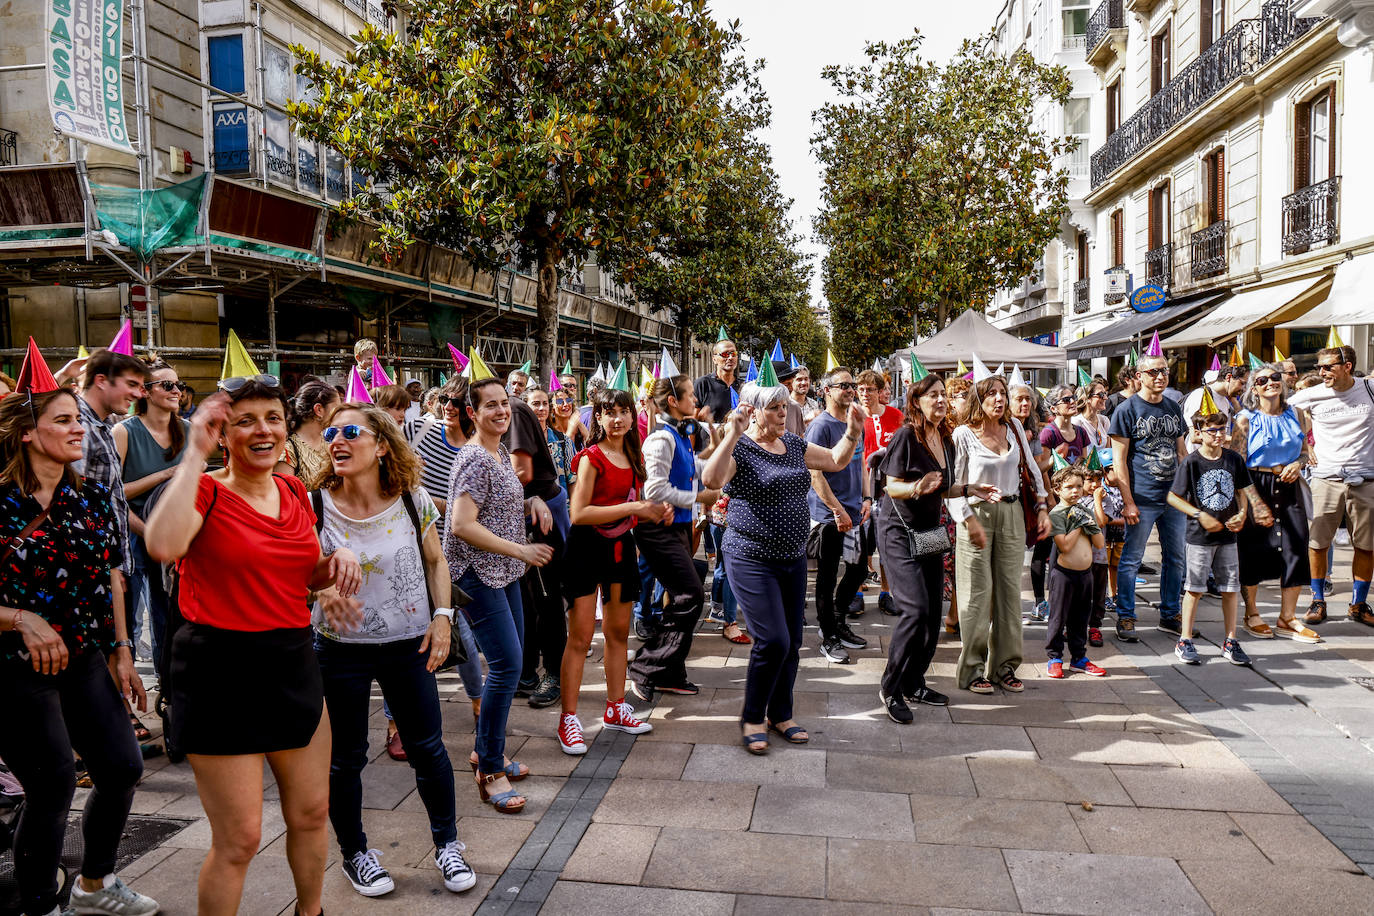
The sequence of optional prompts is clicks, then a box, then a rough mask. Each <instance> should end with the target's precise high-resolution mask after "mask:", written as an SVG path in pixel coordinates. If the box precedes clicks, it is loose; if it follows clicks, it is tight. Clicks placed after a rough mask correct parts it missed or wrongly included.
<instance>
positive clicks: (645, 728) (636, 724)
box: [601, 698, 654, 735]
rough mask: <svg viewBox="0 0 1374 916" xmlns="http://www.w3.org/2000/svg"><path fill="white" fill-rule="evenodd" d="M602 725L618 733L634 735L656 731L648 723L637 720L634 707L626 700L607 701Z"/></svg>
mask: <svg viewBox="0 0 1374 916" xmlns="http://www.w3.org/2000/svg"><path fill="white" fill-rule="evenodd" d="M601 725H602V726H603V727H604V728H613V729H615V730H616V731H619V732H629V733H630V734H632V735H642V734H644V733H645V732H651V731H653V730H654V727H653V726H652V725H650V724H649V723H648V722H643V721H641V720H639V719H636V718H635V711H634V707H632V706H631V705H630V704H629V703H626V702H625V700H624V698H621V699H619V700H607V701H606V715H605V716H604V717H602V720H601Z"/></svg>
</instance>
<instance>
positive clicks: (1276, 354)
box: [1274, 347, 1288, 363]
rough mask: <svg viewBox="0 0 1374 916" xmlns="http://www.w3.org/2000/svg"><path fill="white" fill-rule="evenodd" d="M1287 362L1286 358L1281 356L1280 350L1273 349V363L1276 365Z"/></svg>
mask: <svg viewBox="0 0 1374 916" xmlns="http://www.w3.org/2000/svg"><path fill="white" fill-rule="evenodd" d="M1287 361H1288V357H1286V356H1284V355H1283V352H1282V351H1281V350H1279V348H1278V347H1274V362H1276V363H1284V362H1287Z"/></svg>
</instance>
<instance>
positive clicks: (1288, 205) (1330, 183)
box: [1283, 175, 1341, 254]
mask: <svg viewBox="0 0 1374 916" xmlns="http://www.w3.org/2000/svg"><path fill="white" fill-rule="evenodd" d="M1340 197H1341V176H1339V175H1337V176H1336V177H1334V178H1328V179H1327V180H1326V181H1319V182H1317V183H1316V184H1310V185H1308V186H1307V187H1305V188H1301V189H1299V190H1297V191H1294V192H1293V193H1292V194H1289V195H1288V196H1287V197H1285V198H1284V199H1283V253H1284V254H1297V253H1299V252H1303V251H1306V250H1308V249H1309V248H1311V247H1312V246H1313V245H1315V244H1317V243H1319V242H1327V243H1330V242H1334V241H1336V240H1337V239H1339V238H1340V220H1339V216H1340V213H1339V205H1340Z"/></svg>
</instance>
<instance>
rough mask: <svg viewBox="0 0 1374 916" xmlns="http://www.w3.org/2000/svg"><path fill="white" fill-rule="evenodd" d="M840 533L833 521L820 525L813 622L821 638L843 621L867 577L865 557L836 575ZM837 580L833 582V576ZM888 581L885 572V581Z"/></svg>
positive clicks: (839, 561) (830, 634) (841, 551)
mask: <svg viewBox="0 0 1374 916" xmlns="http://www.w3.org/2000/svg"><path fill="white" fill-rule="evenodd" d="M843 556H844V533H843V532H841V531H840V529H839V527H838V526H836V524H835V523H834V522H826V523H825V524H823V525H822V526H821V555H820V558H819V559H817V560H816V623H817V624H818V625H819V626H820V628H821V638H822V639H830V638H832V637H834V636H835V635H836V631H837V628H838V627H839V625H840V624H841V623H843V622H844V616H845V612H846V611H847V610H848V609H849V602H851V601H853V600H854V595H855V594H856V593H857V592H858V591H859V586H861V585H863V584H864V579H865V578H867V577H868V557H866V556H863V557H860V558H859V562H857V563H855V564H853V565H851V566H848V567H847V568H846V569H845V571H844V575H843V576H841V575H840V566H841V564H843V563H844V560H843V559H842V558H843ZM837 579H838V580H839V583H838V584H836V580H837ZM891 581H892V577H891V575H889V576H888V582H889V584H890V583H891Z"/></svg>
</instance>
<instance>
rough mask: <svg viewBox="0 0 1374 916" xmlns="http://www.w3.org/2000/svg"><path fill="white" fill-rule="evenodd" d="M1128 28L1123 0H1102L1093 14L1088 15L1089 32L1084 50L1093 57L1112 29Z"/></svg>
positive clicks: (1085, 39)
mask: <svg viewBox="0 0 1374 916" xmlns="http://www.w3.org/2000/svg"><path fill="white" fill-rule="evenodd" d="M1124 28H1126V14H1125V13H1124V12H1123V11H1122V9H1121V0H1102V2H1101V3H1099V4H1098V6H1097V9H1095V10H1093V14H1092V15H1091V16H1089V17H1088V32H1087V34H1086V35H1085V36H1084V41H1083V50H1084V51H1085V52H1086V56H1087V57H1089V58H1091V57H1092V54H1093V52H1094V51H1096V50H1097V46H1098V45H1100V44H1102V42H1104V41H1106V39H1107V33H1108V32H1110V31H1111V30H1112V29H1124Z"/></svg>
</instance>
